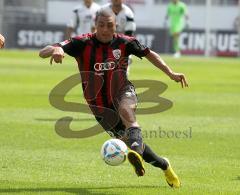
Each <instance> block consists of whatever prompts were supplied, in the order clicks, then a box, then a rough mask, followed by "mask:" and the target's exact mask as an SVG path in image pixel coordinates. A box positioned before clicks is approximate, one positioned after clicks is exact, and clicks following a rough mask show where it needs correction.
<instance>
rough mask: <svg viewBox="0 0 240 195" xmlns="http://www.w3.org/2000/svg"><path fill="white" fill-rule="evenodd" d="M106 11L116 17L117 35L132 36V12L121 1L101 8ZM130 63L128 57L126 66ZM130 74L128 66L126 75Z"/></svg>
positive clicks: (134, 29)
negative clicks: (111, 12)
mask: <svg viewBox="0 0 240 195" xmlns="http://www.w3.org/2000/svg"><path fill="white" fill-rule="evenodd" d="M102 8H103V9H106V10H107V11H110V10H112V11H113V13H114V14H115V16H116V23H117V28H116V32H117V33H122V34H125V35H129V36H133V35H134V33H135V31H136V23H135V21H134V13H133V11H132V10H131V9H130V8H129V7H128V6H127V5H125V4H124V3H123V0H111V3H108V4H106V5H103V6H102ZM131 63H132V58H131V56H129V58H128V64H129V65H130V64H131ZM129 73H130V66H128V69H127V74H128V75H129Z"/></svg>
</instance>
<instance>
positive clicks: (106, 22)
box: [96, 16, 116, 43]
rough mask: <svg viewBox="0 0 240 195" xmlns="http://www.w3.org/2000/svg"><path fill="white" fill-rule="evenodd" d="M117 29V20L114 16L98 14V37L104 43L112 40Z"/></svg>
mask: <svg viewBox="0 0 240 195" xmlns="http://www.w3.org/2000/svg"><path fill="white" fill-rule="evenodd" d="M115 31H116V22H115V18H114V17H113V16H98V18H97V21H96V35H97V39H98V40H99V41H101V42H103V43H107V42H110V41H111V40H112V39H113V34H114V33H115Z"/></svg>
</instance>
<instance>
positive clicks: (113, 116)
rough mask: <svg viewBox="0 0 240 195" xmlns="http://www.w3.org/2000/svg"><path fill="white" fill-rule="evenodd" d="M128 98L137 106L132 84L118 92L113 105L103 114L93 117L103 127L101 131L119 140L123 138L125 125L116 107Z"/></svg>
mask: <svg viewBox="0 0 240 195" xmlns="http://www.w3.org/2000/svg"><path fill="white" fill-rule="evenodd" d="M125 98H130V99H131V100H133V101H134V102H136V105H137V94H136V92H135V88H134V86H133V85H132V84H129V85H127V86H125V87H124V88H123V89H122V90H120V91H119V93H118V95H117V96H116V98H114V100H113V101H114V102H113V104H112V105H111V106H110V107H108V108H106V109H105V111H104V112H103V113H101V114H100V115H98V116H95V118H96V120H97V121H98V123H99V124H100V125H101V126H102V127H103V129H104V130H105V131H106V132H107V133H108V134H109V135H110V136H111V137H115V138H118V139H121V138H122V137H124V136H125V133H126V131H125V128H126V127H125V125H124V124H123V122H122V120H121V118H120V115H119V114H118V106H119V103H120V101H121V100H122V99H125Z"/></svg>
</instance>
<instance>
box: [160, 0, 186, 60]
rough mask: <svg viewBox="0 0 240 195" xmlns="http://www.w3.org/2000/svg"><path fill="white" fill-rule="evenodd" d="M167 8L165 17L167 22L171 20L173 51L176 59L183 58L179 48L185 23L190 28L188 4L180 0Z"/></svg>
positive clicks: (174, 0) (174, 1)
mask: <svg viewBox="0 0 240 195" xmlns="http://www.w3.org/2000/svg"><path fill="white" fill-rule="evenodd" d="M171 1H172V2H170V3H169V4H168V7H167V14H166V17H165V23H166V21H167V20H168V18H169V20H170V26H169V30H170V34H171V36H172V37H173V49H174V57H176V58H178V57H180V56H181V53H180V47H179V36H180V33H181V32H182V31H183V29H184V27H185V21H184V18H185V20H186V24H187V26H188V18H189V17H188V14H187V7H186V4H185V3H183V2H181V1H179V0H171Z"/></svg>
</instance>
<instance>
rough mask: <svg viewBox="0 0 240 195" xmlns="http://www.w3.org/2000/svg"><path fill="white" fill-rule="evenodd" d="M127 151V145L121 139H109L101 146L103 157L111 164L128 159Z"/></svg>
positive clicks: (115, 164) (116, 164)
mask: <svg viewBox="0 0 240 195" xmlns="http://www.w3.org/2000/svg"><path fill="white" fill-rule="evenodd" d="M127 152H128V148H127V145H126V144H125V143H124V142H123V141H121V140H120V139H110V140H107V141H106V142H104V144H103V145H102V148H101V156H102V159H103V160H104V162H105V163H107V164H108V165H111V166H118V165H120V164H122V163H123V162H124V161H125V160H126V157H127Z"/></svg>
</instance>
